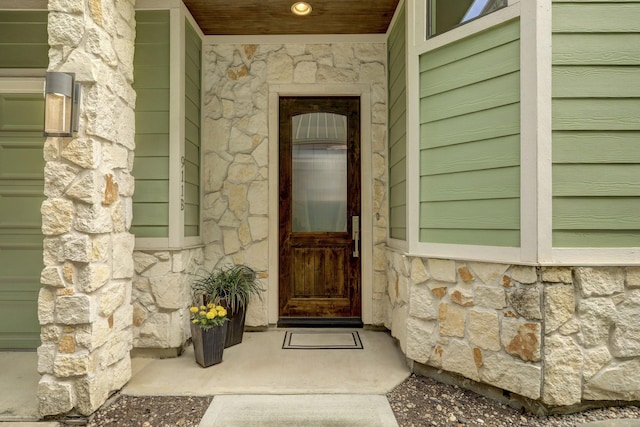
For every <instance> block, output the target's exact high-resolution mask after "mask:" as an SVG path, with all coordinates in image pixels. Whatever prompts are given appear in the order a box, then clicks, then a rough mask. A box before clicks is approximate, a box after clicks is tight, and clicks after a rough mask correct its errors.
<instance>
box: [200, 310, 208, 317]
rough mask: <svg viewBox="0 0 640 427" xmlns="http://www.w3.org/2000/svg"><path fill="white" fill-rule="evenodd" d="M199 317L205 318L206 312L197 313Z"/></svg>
mask: <svg viewBox="0 0 640 427" xmlns="http://www.w3.org/2000/svg"><path fill="white" fill-rule="evenodd" d="M198 314H199V315H200V316H206V315H207V312H206V311H201V312H200V313H198Z"/></svg>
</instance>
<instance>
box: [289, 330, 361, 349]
mask: <svg viewBox="0 0 640 427" xmlns="http://www.w3.org/2000/svg"><path fill="white" fill-rule="evenodd" d="M282 348H283V349H285V350H362V349H363V348H364V347H363V346H362V340H361V339H360V334H358V332H357V331H352V332H341V331H309V332H299V331H295V332H292V331H286V332H285V334H284V342H283V343H282Z"/></svg>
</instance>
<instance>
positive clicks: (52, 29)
mask: <svg viewBox="0 0 640 427" xmlns="http://www.w3.org/2000/svg"><path fill="white" fill-rule="evenodd" d="M48 28H49V45H50V46H51V48H50V51H49V60H50V64H49V70H50V71H66V72H74V73H76V79H77V80H78V81H80V82H81V84H82V91H83V92H82V101H81V111H80V117H81V118H80V129H79V132H78V133H77V135H75V136H74V137H73V138H48V139H47V141H46V143H45V146H44V158H45V160H46V166H45V196H46V200H45V201H44V202H43V204H42V209H41V212H42V232H43V234H44V237H45V238H44V245H43V246H44V253H43V258H44V265H45V267H44V269H43V271H42V276H41V283H42V284H43V287H42V289H41V291H40V295H39V300H38V315H39V321H40V324H41V325H42V333H41V338H42V345H41V346H40V348H39V349H38V371H39V372H40V374H41V375H42V377H41V379H40V383H39V385H38V399H39V403H40V414H41V415H42V416H47V415H57V414H65V413H68V412H77V413H80V414H83V415H88V414H91V413H92V412H94V411H95V410H96V409H98V408H99V407H100V405H102V403H104V402H105V401H106V399H107V398H108V397H109V395H110V394H111V393H112V392H113V391H115V390H118V389H119V388H121V387H122V386H123V385H124V384H125V383H126V382H127V381H128V380H129V378H130V377H131V360H130V357H129V351H130V349H131V341H132V339H131V324H132V307H131V278H132V276H133V257H132V253H133V247H134V236H133V235H131V234H130V233H129V232H128V230H129V228H130V225H131V218H132V199H131V198H132V195H133V188H134V182H133V177H132V175H131V169H132V165H133V150H134V146H135V143H134V129H135V120H134V106H135V92H134V90H133V89H132V87H131V84H132V82H133V51H134V39H135V17H134V0H88V1H87V0H64V1H63V0H49V23H48Z"/></svg>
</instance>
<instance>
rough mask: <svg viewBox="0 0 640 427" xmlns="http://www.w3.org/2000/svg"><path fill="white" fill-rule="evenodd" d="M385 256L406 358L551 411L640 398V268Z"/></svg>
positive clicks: (393, 325) (395, 326)
mask: <svg viewBox="0 0 640 427" xmlns="http://www.w3.org/2000/svg"><path fill="white" fill-rule="evenodd" d="M387 254H388V265H389V271H388V276H387V278H388V298H389V305H390V307H391V308H390V315H389V318H388V319H387V327H388V328H389V329H391V331H392V334H393V335H394V336H395V337H396V338H398V340H399V341H400V345H401V347H402V350H403V351H404V352H405V354H406V356H407V357H408V358H409V359H412V360H414V361H416V362H419V363H422V364H425V365H428V366H432V367H435V368H439V369H443V370H445V371H449V372H454V373H456V374H460V375H462V376H464V377H466V378H470V379H472V380H474V381H479V382H482V383H486V384H490V385H492V386H496V387H499V388H501V389H505V390H509V391H512V392H514V393H517V394H519V395H522V396H525V397H528V398H531V399H534V400H539V401H541V402H542V403H544V404H545V405H547V406H567V405H574V404H578V403H580V402H585V401H592V400H627V401H629V400H639V399H640V386H638V384H640V326H638V325H639V323H638V322H637V316H638V313H640V268H638V267H626V268H625V267H527V266H517V265H505V264H489V263H480V262H463V261H453V260H440V259H423V258H414V257H408V256H405V255H403V254H400V253H398V252H394V251H391V250H389V251H388V253H387Z"/></svg>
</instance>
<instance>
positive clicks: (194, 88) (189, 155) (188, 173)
mask: <svg viewBox="0 0 640 427" xmlns="http://www.w3.org/2000/svg"><path fill="white" fill-rule="evenodd" d="M185 27H186V32H185V76H184V77H185V141H184V150H185V151H184V173H183V179H184V181H183V183H182V185H183V203H184V235H185V236H186V237H189V236H199V235H200V129H201V124H200V117H201V112H200V96H201V86H202V83H201V73H202V59H201V58H202V41H201V40H200V37H199V36H198V34H197V33H196V32H195V30H194V29H193V27H191V24H190V23H189V22H188V21H186V22H185Z"/></svg>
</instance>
